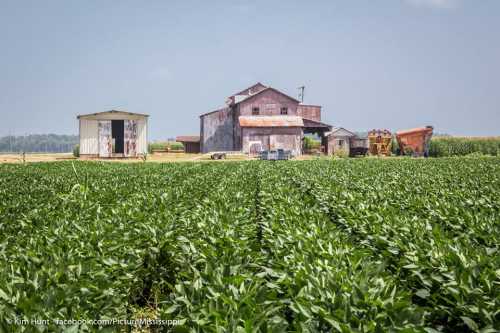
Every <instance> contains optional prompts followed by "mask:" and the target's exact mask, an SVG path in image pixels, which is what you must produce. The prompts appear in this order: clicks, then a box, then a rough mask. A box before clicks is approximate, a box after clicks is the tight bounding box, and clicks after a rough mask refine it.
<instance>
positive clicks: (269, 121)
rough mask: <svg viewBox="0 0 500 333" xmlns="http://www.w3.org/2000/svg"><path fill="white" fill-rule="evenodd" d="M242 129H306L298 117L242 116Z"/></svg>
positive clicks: (240, 119) (240, 118)
mask: <svg viewBox="0 0 500 333" xmlns="http://www.w3.org/2000/svg"><path fill="white" fill-rule="evenodd" d="M239 121H240V126H241V127H304V122H303V121H302V118H301V117H298V116H240V117H239Z"/></svg>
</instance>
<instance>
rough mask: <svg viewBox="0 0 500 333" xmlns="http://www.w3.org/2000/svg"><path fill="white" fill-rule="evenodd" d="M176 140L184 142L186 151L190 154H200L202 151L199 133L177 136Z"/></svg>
mask: <svg viewBox="0 0 500 333" xmlns="http://www.w3.org/2000/svg"><path fill="white" fill-rule="evenodd" d="M175 141H177V142H180V143H182V145H183V146H184V152H185V153H188V154H198V153H199V152H200V136H199V135H183V136H178V137H177V138H175Z"/></svg>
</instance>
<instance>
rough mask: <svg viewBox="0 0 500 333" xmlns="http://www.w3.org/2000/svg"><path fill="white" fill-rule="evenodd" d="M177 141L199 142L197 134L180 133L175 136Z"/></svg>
mask: <svg viewBox="0 0 500 333" xmlns="http://www.w3.org/2000/svg"><path fill="white" fill-rule="evenodd" d="M175 141H177V142H200V136H199V135H181V136H178V137H176V138H175Z"/></svg>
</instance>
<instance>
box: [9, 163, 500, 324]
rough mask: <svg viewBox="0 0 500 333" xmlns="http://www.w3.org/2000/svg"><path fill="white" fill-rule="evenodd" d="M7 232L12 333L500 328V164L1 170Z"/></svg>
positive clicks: (65, 166)
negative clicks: (143, 321)
mask: <svg viewBox="0 0 500 333" xmlns="http://www.w3.org/2000/svg"><path fill="white" fill-rule="evenodd" d="M0 230H2V232H1V233H0V331H10V330H13V331H22V330H23V329H24V330H28V331H34V330H35V329H38V330H39V331H44V330H45V331H50V332H52V331H62V330H63V329H68V331H93V330H100V329H104V328H108V329H109V330H111V331H114V330H123V331H127V328H126V327H123V326H116V325H111V326H106V325H104V326H102V327H99V326H98V325H94V326H92V325H89V324H82V325H78V324H77V325H74V326H72V325H70V324H68V325H57V324H54V323H53V322H51V323H49V324H46V325H45V324H43V325H39V326H37V327H35V326H34V325H33V324H30V323H29V320H31V319H49V320H52V321H53V320H55V319H109V318H120V319H131V318H135V319H137V318H148V319H157V318H161V319H165V320H178V322H177V324H179V325H178V326H176V327H175V330H176V331H179V332H187V331H192V332H202V331H203V332H257V331H262V332H285V331H297V332H388V331H403V332H427V333H433V332H436V331H438V332H439V331H443V332H474V331H477V332H479V331H481V332H495V331H498V330H500V313H499V309H500V256H499V253H498V251H499V244H500V158H449V159H446V158H444V159H427V160H424V159H405V158H394V159H338V160H326V159H323V160H314V161H289V162H265V161H262V162H261V161H243V162H234V163H129V164H125V163H102V162H74V163H72V162H69V161H67V162H54V163H29V164H26V165H22V164H2V165H0ZM16 319H17V320H21V319H26V320H27V321H28V323H27V324H26V325H24V326H21V325H17V326H16V325H15V324H12V322H13V321H14V320H16ZM9 323H10V324H9ZM167 328H168V327H167ZM167 328H166V327H163V329H167Z"/></svg>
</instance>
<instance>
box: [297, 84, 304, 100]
mask: <svg viewBox="0 0 500 333" xmlns="http://www.w3.org/2000/svg"><path fill="white" fill-rule="evenodd" d="M297 89H299V99H300V102H301V103H304V90H305V89H306V86H301V87H298V88H297Z"/></svg>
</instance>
